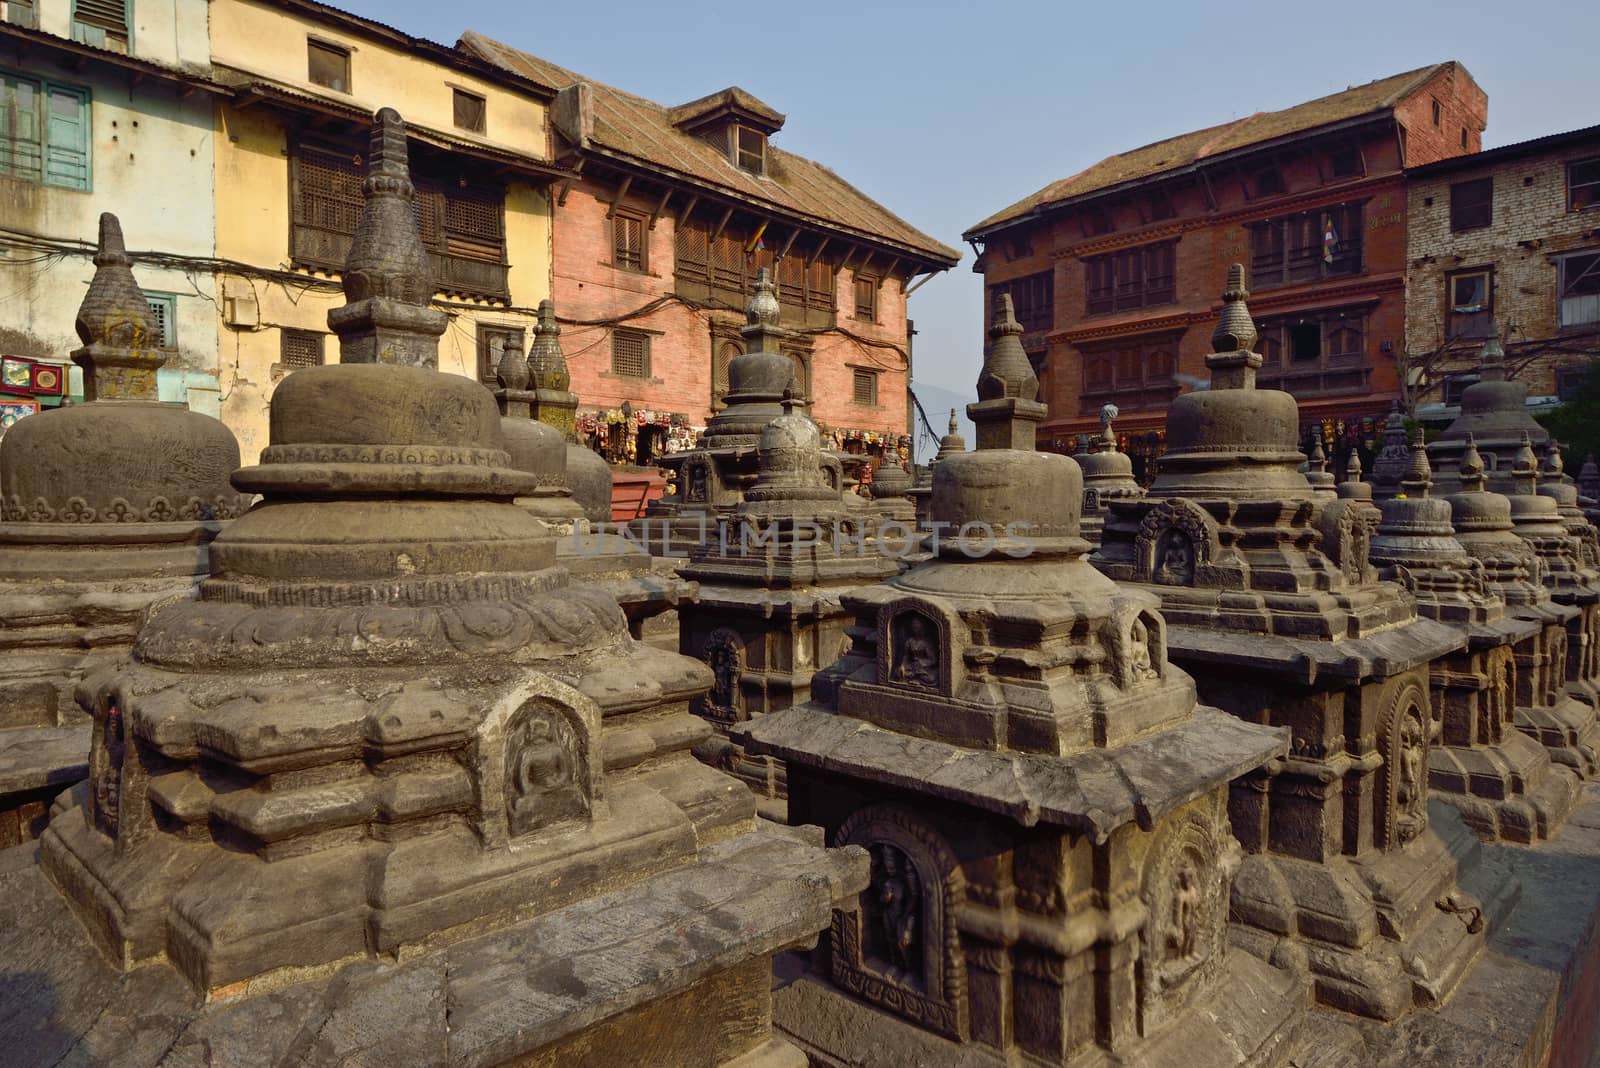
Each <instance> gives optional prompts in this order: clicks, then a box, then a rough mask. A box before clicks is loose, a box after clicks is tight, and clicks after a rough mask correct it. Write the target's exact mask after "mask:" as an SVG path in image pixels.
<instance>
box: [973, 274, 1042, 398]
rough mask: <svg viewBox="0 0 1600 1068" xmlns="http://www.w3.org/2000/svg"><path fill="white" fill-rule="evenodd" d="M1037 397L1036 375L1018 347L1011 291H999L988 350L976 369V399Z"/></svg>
mask: <svg viewBox="0 0 1600 1068" xmlns="http://www.w3.org/2000/svg"><path fill="white" fill-rule="evenodd" d="M1038 396H1039V378H1038V376H1037V375H1035V374H1034V373H1033V364H1032V363H1030V362H1029V361H1028V354H1027V353H1026V352H1024V351H1023V348H1022V324H1021V323H1019V322H1017V316H1016V313H1015V311H1014V310H1013V308H1012V304H1011V294H1010V293H1002V294H1000V302H999V306H998V307H997V308H996V309H995V315H994V322H993V323H991V324H990V326H989V351H988V353H987V354H986V355H985V356H984V359H983V369H982V370H981V371H979V372H978V400H980V401H992V400H1000V399H1001V398H1006V397H1011V398H1015V399H1017V400H1025V401H1031V400H1036V399H1038Z"/></svg>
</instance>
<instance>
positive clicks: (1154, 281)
mask: <svg viewBox="0 0 1600 1068" xmlns="http://www.w3.org/2000/svg"><path fill="white" fill-rule="evenodd" d="M1177 253H1178V246H1177V243H1176V242H1173V241H1162V242H1160V243H1158V244H1154V245H1141V246H1139V247H1138V248H1127V249H1122V250H1120V251H1118V252H1108V253H1106V254H1105V255H1103V256H1091V257H1089V258H1088V259H1086V260H1084V261H1083V267H1084V293H1085V297H1086V313H1087V314H1089V315H1100V314H1103V313H1105V312H1110V311H1128V310H1130V309H1133V308H1148V307H1151V306H1152V305H1157V304H1171V303H1172V302H1173V301H1174V300H1176V299H1177Z"/></svg>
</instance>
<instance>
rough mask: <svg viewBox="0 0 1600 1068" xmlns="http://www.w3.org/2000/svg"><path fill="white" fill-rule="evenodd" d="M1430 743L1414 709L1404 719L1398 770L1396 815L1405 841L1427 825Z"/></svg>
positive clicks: (1400, 832)
mask: <svg viewBox="0 0 1600 1068" xmlns="http://www.w3.org/2000/svg"><path fill="white" fill-rule="evenodd" d="M1427 744H1428V742H1427V728H1426V727H1425V726H1424V725H1423V723H1422V720H1421V719H1420V718H1419V717H1418V716H1417V715H1416V714H1415V710H1413V711H1412V713H1411V714H1408V715H1406V716H1405V717H1404V718H1403V719H1402V720H1401V725H1400V754H1399V766H1398V767H1397V768H1396V769H1395V774H1396V775H1397V776H1398V782H1397V783H1396V788H1395V815H1396V819H1397V821H1398V823H1397V827H1398V830H1399V837H1400V840H1401V841H1402V842H1408V841H1410V840H1411V839H1413V838H1415V837H1416V836H1417V835H1418V834H1419V833H1421V831H1422V828H1423V827H1424V826H1426V821H1427V816H1428V814H1427V804H1428V781H1427V780H1428V769H1427V754H1428V750H1427Z"/></svg>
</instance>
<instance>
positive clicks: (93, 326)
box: [72, 212, 167, 401]
mask: <svg viewBox="0 0 1600 1068" xmlns="http://www.w3.org/2000/svg"><path fill="white" fill-rule="evenodd" d="M94 265H95V273H94V280H93V281H92V282H90V283H89V292H88V293H86V294H85V295H84V298H83V304H82V305H80V306H79V308H78V318H77V322H76V323H75V324H74V326H75V327H76V329H77V331H78V337H79V339H80V340H82V341H83V347H82V348H80V349H78V350H77V351H75V352H74V353H73V354H72V361H73V362H74V363H76V364H77V365H78V366H79V367H82V368H83V397H84V400H86V401H97V400H142V401H153V400H156V399H157V396H156V371H157V369H158V368H160V367H161V365H162V364H164V363H166V362H167V357H166V354H165V353H164V352H162V351H161V345H160V331H159V330H158V329H157V328H156V323H155V319H154V317H153V316H152V315H151V314H150V304H149V302H148V301H146V300H145V297H144V293H143V292H142V291H141V290H140V289H139V283H138V282H137V281H135V280H134V277H133V261H132V260H130V259H129V258H128V252H127V249H126V248H125V247H124V246H123V243H122V224H121V223H120V222H118V221H117V217H116V216H115V215H113V214H111V213H110V212H105V213H103V214H102V215H101V216H100V244H99V248H98V249H97V250H96V251H95V254H94Z"/></svg>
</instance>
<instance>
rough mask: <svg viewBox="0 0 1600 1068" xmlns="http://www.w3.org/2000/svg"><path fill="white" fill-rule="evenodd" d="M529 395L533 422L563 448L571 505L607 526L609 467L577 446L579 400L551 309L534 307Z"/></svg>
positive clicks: (552, 305)
mask: <svg viewBox="0 0 1600 1068" xmlns="http://www.w3.org/2000/svg"><path fill="white" fill-rule="evenodd" d="M528 390H529V392H530V393H531V397H530V402H531V405H530V407H531V411H532V414H533V417H534V418H535V419H537V420H539V422H541V423H545V424H547V425H548V426H552V427H554V428H555V429H556V430H557V431H558V432H559V433H560V434H561V438H562V440H563V441H565V442H566V451H567V466H566V480H567V485H568V486H569V487H571V490H572V496H573V499H574V500H576V501H577V502H578V506H579V507H580V508H582V509H583V514H584V517H585V518H586V519H588V520H589V522H590V523H591V524H593V523H609V522H610V521H611V465H610V464H608V463H606V461H605V458H604V457H602V456H601V455H600V454H599V453H597V452H595V451H594V450H593V449H591V448H588V447H586V446H584V445H580V444H579V443H578V395H577V394H576V393H574V392H572V373H571V371H569V370H568V368H567V357H566V353H564V352H562V350H561V324H559V323H557V322H556V308H555V303H554V302H553V301H550V300H541V301H540V302H539V319H538V322H536V323H535V324H534V327H533V345H532V347H530V348H529V350H528Z"/></svg>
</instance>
